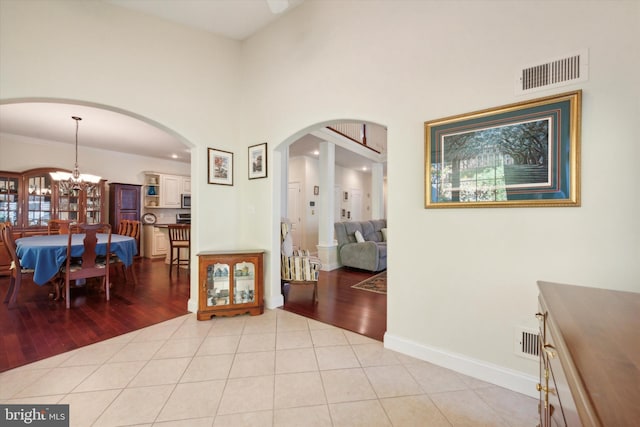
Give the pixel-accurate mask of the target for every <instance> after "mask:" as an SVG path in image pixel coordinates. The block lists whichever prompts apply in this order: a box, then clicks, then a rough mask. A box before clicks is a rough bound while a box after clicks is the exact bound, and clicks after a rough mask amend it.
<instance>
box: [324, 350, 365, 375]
mask: <svg viewBox="0 0 640 427" xmlns="http://www.w3.org/2000/svg"><path fill="white" fill-rule="evenodd" d="M315 352H316V357H317V358H318V366H319V368H320V369H321V370H327V369H344V368H359V367H360V362H359V361H358V358H357V357H356V355H355V353H354V352H353V350H352V349H351V346H350V345H338V346H331V347H316V348H315Z"/></svg>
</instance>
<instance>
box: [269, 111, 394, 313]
mask: <svg viewBox="0 0 640 427" xmlns="http://www.w3.org/2000/svg"><path fill="white" fill-rule="evenodd" d="M353 122H357V123H364V124H366V125H368V126H378V127H381V125H379V124H377V123H374V122H370V121H362V120H353V119H339V120H327V121H323V122H320V123H317V124H314V125H311V126H308V127H306V128H303V129H301V130H300V131H298V132H296V133H295V134H293V135H291V136H290V137H288V138H286V139H285V140H284V141H283V142H282V143H280V144H279V145H277V146H276V147H275V148H274V151H273V160H272V170H273V177H274V178H273V182H272V185H273V196H274V204H273V212H272V236H273V239H272V247H271V253H272V254H274V255H275V254H280V220H281V218H283V217H286V216H287V212H288V200H287V199H288V197H287V194H288V184H289V176H290V171H289V160H290V152H291V151H296V152H298V153H299V151H298V150H293V148H294V144H297V143H298V142H300V141H301V140H303V139H305V138H306V137H308V136H309V135H316V136H317V138H318V139H319V140H321V139H322V138H323V135H322V134H321V132H319V131H322V130H323V129H325V128H326V127H327V126H330V125H334V124H336V123H353ZM384 130H385V150H384V151H385V154H384V156H383V157H380V156H378V157H372V158H373V159H375V160H372V158H369V159H366V161H367V162H372V161H380V159H382V158H383V159H384V163H385V171H386V127H384ZM307 149H308V147H307ZM340 149H344V147H340ZM354 152H356V153H358V150H357V149H355V150H354ZM336 157H338V156H336ZM341 157H343V156H341ZM309 158H310V159H311V161H312V162H313V161H316V162H318V159H317V157H315V158H314V157H313V155H311V154H309ZM359 172H361V171H359ZM369 173H370V172H369ZM385 175H386V173H385ZM315 178H317V177H314V179H315ZM369 179H370V178H369ZM317 186H318V184H317V182H315V181H313V179H312V180H311V182H310V181H309V180H306V181H304V182H302V183H301V187H302V188H303V189H306V190H305V191H306V192H311V194H313V192H314V190H316V189H317ZM383 187H384V189H383V190H382V193H383V194H385V196H383V197H384V200H383V204H384V209H383V212H384V213H386V180H385V181H384V185H383ZM320 188H323V187H322V185H320ZM336 188H339V185H337V184H336ZM316 191H317V190H316ZM322 191H325V194H331V193H333V189H331V188H329V189H328V191H327V189H324V188H323V189H322V190H320V192H321V193H322ZM315 194H316V195H317V192H316V193H315ZM340 194H342V193H340ZM364 196H366V197H369V193H365V194H364ZM329 197H332V196H329ZM303 199H304V200H303V208H304V210H306V212H305V213H306V214H309V212H311V215H314V214H315V215H317V212H315V210H314V209H316V208H317V206H318V204H317V202H316V201H315V200H311V202H310V201H309V198H305V197H303ZM324 202H325V203H326V202H327V198H325V199H324ZM322 203H323V200H322V199H321V200H320V204H322ZM366 203H370V202H365V204H366ZM334 208H335V206H334ZM337 211H338V212H339V211H340V209H337ZM363 211H364V212H365V214H367V215H370V211H369V205H367V206H366V208H365V209H363ZM325 212H326V211H325ZM374 218H375V217H374ZM378 218H381V217H378ZM346 219H347V217H346V216H343V217H340V216H339V215H338V216H336V217H335V221H340V220H346ZM349 219H354V220H357V219H359V218H355V217H354V218H349ZM363 219H371V217H370V216H369V218H363ZM314 226H316V227H317V224H314ZM330 230H331V236H330V238H331V242H333V221H331V224H330ZM318 243H319V242H318V240H316V241H314V242H312V243H309V242H308V241H307V242H306V245H305V246H304V247H305V248H308V249H310V250H312V251H313V250H314V249H315V248H316V245H317V244H318ZM321 250H322V249H321ZM270 267H271V268H270V279H271V280H270V283H271V290H270V292H269V293H268V295H267V306H269V307H271V308H275V307H281V306H283V304H284V299H283V297H282V295H281V294H280V286H279V284H280V257H279V256H273V257H271V262H270ZM329 267H330V268H329V269H330V270H334V269H336V268H338V267H339V266H337V267H336V266H331V265H330V266H329ZM321 277H322V276H321ZM321 298H322V295H321ZM385 312H386V297H385Z"/></svg>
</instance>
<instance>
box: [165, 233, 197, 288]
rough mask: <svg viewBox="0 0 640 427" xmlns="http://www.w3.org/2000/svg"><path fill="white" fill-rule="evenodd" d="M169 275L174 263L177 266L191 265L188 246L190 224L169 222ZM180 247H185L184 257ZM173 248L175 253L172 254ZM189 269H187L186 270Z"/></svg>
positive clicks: (189, 241) (189, 243)
mask: <svg viewBox="0 0 640 427" xmlns="http://www.w3.org/2000/svg"><path fill="white" fill-rule="evenodd" d="M168 227H169V277H171V272H172V270H173V265H174V264H175V265H176V267H177V268H180V266H181V265H186V266H187V267H189V266H190V265H191V260H190V258H191V257H190V252H191V250H190V247H191V224H169V225H168ZM181 249H186V252H187V254H186V258H183V257H182V255H181V252H185V251H181ZM174 250H177V253H176V254H175V256H174ZM187 271H189V270H187Z"/></svg>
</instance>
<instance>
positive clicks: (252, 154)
mask: <svg viewBox="0 0 640 427" xmlns="http://www.w3.org/2000/svg"><path fill="white" fill-rule="evenodd" d="M266 177H267V143H266V142H264V143H262V144H258V145H252V146H251V147H249V179H257V178H266Z"/></svg>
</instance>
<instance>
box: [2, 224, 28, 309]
mask: <svg viewBox="0 0 640 427" xmlns="http://www.w3.org/2000/svg"><path fill="white" fill-rule="evenodd" d="M0 238H2V242H3V244H4V246H5V248H6V249H7V252H8V253H9V258H10V259H11V267H10V268H9V274H10V276H11V277H10V279H9V288H8V289H7V295H6V296H5V297H4V302H5V303H8V306H9V308H14V307H15V306H16V301H17V298H18V292H20V286H22V277H23V276H25V275H33V272H34V270H33V269H27V268H22V265H21V264H20V258H18V254H17V253H16V241H15V239H14V238H13V229H12V228H11V225H10V224H7V223H0Z"/></svg>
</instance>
